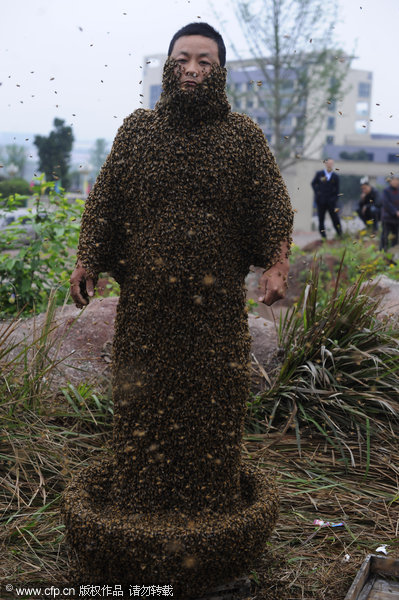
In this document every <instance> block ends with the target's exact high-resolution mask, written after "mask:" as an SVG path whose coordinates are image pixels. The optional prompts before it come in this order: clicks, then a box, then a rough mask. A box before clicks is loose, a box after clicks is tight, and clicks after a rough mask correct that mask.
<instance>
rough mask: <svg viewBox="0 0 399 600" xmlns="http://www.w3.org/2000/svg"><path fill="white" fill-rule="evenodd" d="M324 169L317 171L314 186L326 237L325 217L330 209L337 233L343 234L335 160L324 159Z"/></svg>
mask: <svg viewBox="0 0 399 600" xmlns="http://www.w3.org/2000/svg"><path fill="white" fill-rule="evenodd" d="M324 165H325V167H324V169H323V170H322V171H317V173H316V175H315V176H314V178H313V181H312V188H313V190H314V193H315V197H316V206H317V215H318V217H319V231H320V235H321V237H323V238H326V237H327V236H326V230H325V227H324V218H325V216H326V212H327V211H328V213H329V215H330V217H331V221H332V223H333V225H334V228H335V231H336V232H337V235H339V236H341V235H342V227H341V221H340V219H339V215H338V210H339V209H338V206H337V203H338V194H339V177H338V175H337V174H336V173H334V172H333V166H334V161H333V159H332V158H327V159H326V160H325V161H324Z"/></svg>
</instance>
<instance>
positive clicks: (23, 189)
mask: <svg viewBox="0 0 399 600" xmlns="http://www.w3.org/2000/svg"><path fill="white" fill-rule="evenodd" d="M14 194H19V195H21V196H29V195H30V194H31V188H30V185H29V183H28V182H27V181H26V180H25V179H21V178H15V179H6V180H5V181H0V195H1V196H3V198H4V199H5V198H8V197H9V196H13V195H14ZM4 201H5V200H3V202H4ZM19 206H26V199H24V201H23V203H21V204H19Z"/></svg>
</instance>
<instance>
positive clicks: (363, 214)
mask: <svg viewBox="0 0 399 600" xmlns="http://www.w3.org/2000/svg"><path fill="white" fill-rule="evenodd" d="M360 190H361V193H360V200H359V206H358V208H357V214H358V215H359V217H360V218H361V220H362V221H363V223H364V224H365V225H366V226H367V225H371V227H372V230H373V233H376V232H377V230H378V221H379V220H380V218H381V203H380V199H379V197H378V192H377V190H376V189H374V188H373V187H372V186H371V185H370V183H369V179H368V177H362V178H361V180H360Z"/></svg>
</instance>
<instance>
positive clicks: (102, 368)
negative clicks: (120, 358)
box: [3, 297, 118, 387]
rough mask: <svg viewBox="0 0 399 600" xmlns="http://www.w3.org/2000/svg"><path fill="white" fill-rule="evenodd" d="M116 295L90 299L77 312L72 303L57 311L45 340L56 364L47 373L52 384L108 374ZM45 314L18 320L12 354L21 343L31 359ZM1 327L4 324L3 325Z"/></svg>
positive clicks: (94, 378)
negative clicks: (82, 308) (85, 305)
mask: <svg viewBox="0 0 399 600" xmlns="http://www.w3.org/2000/svg"><path fill="white" fill-rule="evenodd" d="M117 303H118V298H116V297H112V298H100V299H95V300H92V301H91V302H90V304H89V306H88V307H87V308H85V309H84V310H82V311H80V310H79V309H77V308H76V307H75V306H73V305H66V306H63V307H59V308H57V310H56V313H55V317H54V321H53V325H52V328H51V329H52V331H51V334H50V336H49V341H48V342H47V348H49V357H50V359H51V360H52V361H56V362H57V367H56V368H55V369H53V370H52V371H51V373H50V374H49V377H48V379H49V381H50V384H51V385H52V387H59V386H62V385H65V384H66V383H67V382H68V381H70V382H71V383H72V384H73V385H77V384H78V383H80V382H82V381H85V382H88V383H97V384H98V383H99V378H100V379H101V377H109V375H110V372H109V354H110V347H111V342H112V337H113V333H114V320H115V312H116V305H117ZM45 319H46V315H45V314H44V313H42V314H40V315H37V316H36V317H33V318H31V319H25V320H21V321H20V322H19V323H18V324H17V325H16V327H15V329H14V331H13V333H12V335H11V336H10V342H11V343H12V344H18V346H17V347H16V348H15V349H14V350H13V351H12V353H11V356H15V355H16V354H17V353H18V352H20V350H21V345H20V343H21V342H22V341H23V340H25V343H26V344H28V345H31V351H30V362H32V360H34V356H35V354H36V352H37V349H38V348H39V347H40V345H42V344H43V341H39V338H40V336H41V335H42V331H43V326H44V324H45ZM3 326H4V325H3Z"/></svg>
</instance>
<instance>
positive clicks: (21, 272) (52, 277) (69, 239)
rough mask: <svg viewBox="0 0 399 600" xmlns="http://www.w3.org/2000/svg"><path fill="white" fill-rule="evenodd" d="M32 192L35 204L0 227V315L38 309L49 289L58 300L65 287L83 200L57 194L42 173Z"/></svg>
mask: <svg viewBox="0 0 399 600" xmlns="http://www.w3.org/2000/svg"><path fill="white" fill-rule="evenodd" d="M44 191H46V192H47V193H48V198H47V197H46V199H44V197H43V195H44ZM33 193H34V194H35V204H34V207H33V208H32V209H28V211H27V215H24V216H23V217H20V218H19V219H17V220H16V221H15V222H13V223H11V224H10V225H8V226H7V227H6V228H5V229H3V230H0V317H4V316H6V315H10V314H16V313H18V312H19V311H21V310H22V311H23V314H28V313H30V312H32V311H34V310H35V309H36V310H37V311H39V312H42V311H44V310H45V309H46V306H47V302H48V296H49V292H50V291H51V290H52V289H55V301H56V303H57V304H61V303H62V302H64V300H65V297H66V295H67V293H68V290H69V277H70V274H71V271H72V269H73V266H74V263H75V256H74V255H75V252H76V247H77V243H78V238H79V227H80V218H81V214H82V212H83V206H84V202H83V200H74V201H69V200H68V199H67V198H66V197H65V195H64V193H63V191H61V192H60V193H58V194H57V193H56V192H55V189H54V184H53V183H48V182H44V179H43V178H39V179H38V180H37V185H35V187H34V188H33ZM18 200H19V198H18V196H16V197H10V198H9V199H8V201H7V205H6V207H5V210H7V211H10V213H11V212H12V211H13V210H14V209H15V208H16V206H17V205H18Z"/></svg>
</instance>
